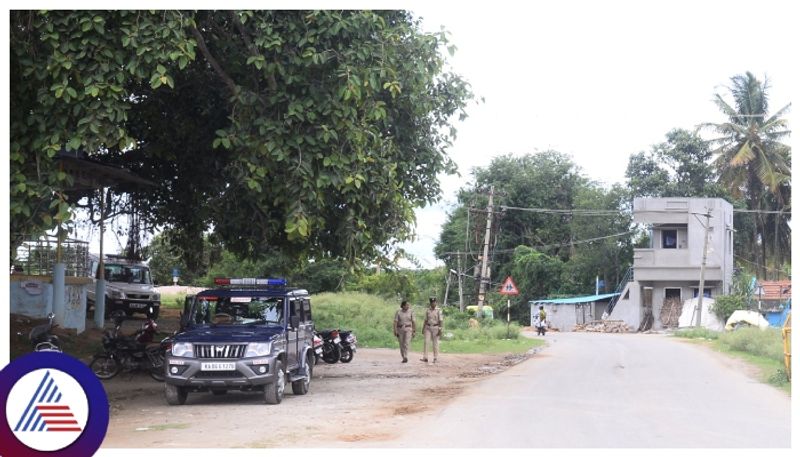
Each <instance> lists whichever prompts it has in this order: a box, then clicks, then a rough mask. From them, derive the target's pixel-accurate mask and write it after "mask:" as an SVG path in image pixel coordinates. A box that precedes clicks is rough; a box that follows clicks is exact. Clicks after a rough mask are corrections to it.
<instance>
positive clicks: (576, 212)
mask: <svg viewBox="0 0 800 457" xmlns="http://www.w3.org/2000/svg"><path fill="white" fill-rule="evenodd" d="M500 209H501V210H509V209H510V210H514V211H526V212H530V213H548V214H564V215H572V216H614V215H620V214H624V213H623V212H622V211H618V210H604V209H553V208H523V207H520V206H505V205H501V206H500Z"/></svg>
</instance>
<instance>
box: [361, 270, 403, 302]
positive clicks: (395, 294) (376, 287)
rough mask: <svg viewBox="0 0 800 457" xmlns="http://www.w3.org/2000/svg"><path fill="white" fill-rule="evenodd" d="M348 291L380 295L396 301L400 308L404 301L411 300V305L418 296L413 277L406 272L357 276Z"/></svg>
mask: <svg viewBox="0 0 800 457" xmlns="http://www.w3.org/2000/svg"><path fill="white" fill-rule="evenodd" d="M347 290H352V291H359V292H363V293H367V294H373V295H378V296H381V297H383V298H385V299H387V300H393V301H395V302H396V303H397V305H398V306H399V305H400V302H401V301H402V300H409V303H411V302H412V297H416V296H417V294H418V289H417V287H416V285H415V284H414V281H413V278H412V275H411V274H409V273H408V272H405V271H384V272H381V273H371V274H365V275H361V276H357V277H356V278H354V281H352V282H350V283H348V284H347Z"/></svg>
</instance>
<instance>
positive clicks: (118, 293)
mask: <svg viewBox="0 0 800 457" xmlns="http://www.w3.org/2000/svg"><path fill="white" fill-rule="evenodd" d="M108 296H109V297H111V298H117V299H124V298H125V293H124V292H122V291H121V290H109V291H108Z"/></svg>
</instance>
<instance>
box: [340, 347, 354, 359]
mask: <svg viewBox="0 0 800 457" xmlns="http://www.w3.org/2000/svg"><path fill="white" fill-rule="evenodd" d="M352 360H353V350H352V349H350V348H343V349H342V356H341V357H339V361H340V362H342V363H350V362H351V361H352Z"/></svg>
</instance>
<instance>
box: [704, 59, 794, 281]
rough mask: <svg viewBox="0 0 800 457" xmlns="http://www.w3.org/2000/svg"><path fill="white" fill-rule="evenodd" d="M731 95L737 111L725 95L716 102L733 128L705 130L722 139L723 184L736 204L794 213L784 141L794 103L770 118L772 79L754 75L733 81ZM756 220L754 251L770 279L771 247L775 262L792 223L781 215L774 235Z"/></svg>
mask: <svg viewBox="0 0 800 457" xmlns="http://www.w3.org/2000/svg"><path fill="white" fill-rule="evenodd" d="M727 89H728V91H729V92H730V95H731V96H732V97H733V104H732V105H731V104H729V103H728V102H727V101H726V100H725V99H724V98H723V97H722V95H720V94H715V96H714V103H715V104H716V105H717V107H718V108H719V109H720V111H722V113H723V114H724V115H725V116H727V118H728V120H727V122H723V123H719V124H715V123H705V124H701V127H704V128H708V129H711V130H712V131H714V132H716V133H717V134H718V135H719V136H718V137H717V138H714V139H712V140H711V145H712V147H713V148H714V149H713V151H712V152H713V154H714V156H715V159H714V162H713V164H714V166H715V168H716V169H717V171H718V172H719V177H720V183H721V184H723V185H724V186H726V187H727V188H728V189H730V191H731V194H732V196H733V197H734V198H742V199H744V200H745V201H746V202H747V204H748V206H749V209H753V210H758V211H764V210H772V211H785V212H787V213H788V212H789V211H790V209H791V201H790V194H791V193H790V192H787V191H786V190H787V188H788V189H791V147H790V146H789V145H787V144H785V143H783V142H782V141H783V140H784V139H786V138H787V137H788V136H789V135H790V134H791V131H790V130H789V126H788V120H787V119H786V118H785V117H784V115H785V114H786V113H787V112H788V110H789V109H790V107H791V103H790V104H788V105H786V106H784V107H783V108H781V109H779V110H778V111H777V112H775V113H774V114H772V115H770V114H769V97H768V92H769V83H768V81H767V78H766V77H765V78H764V82H763V83H762V82H761V81H759V80H758V79H757V78H756V77H755V76H753V74H752V73H750V72H747V73H745V74H744V75H736V76H734V77H732V78H731V85H730V86H729V87H727ZM754 217H755V218H756V230H755V231H754V232H753V233H752V239H751V243H752V245H751V246H750V248H751V249H750V251H751V252H753V253H755V254H756V257H757V258H756V260H757V263H758V264H759V265H760V266H761V270H762V273H763V276H766V258H767V246H768V245H772V246H773V248H772V250H773V252H772V254H773V258H774V259H773V260H775V258H776V256H777V257H781V256H779V255H778V252H775V251H780V249H779V248H778V244H779V243H778V242H777V240H778V239H780V238H785V235H786V234H787V233H788V231H789V227H788V223H787V222H788V217H787V216H786V215H776V216H775V217H774V229H773V230H771V231H768V230H767V223H766V221H767V217H766V215H765V214H764V213H761V212H758V213H755V214H754ZM770 232H772V233H770ZM773 238H774V239H773ZM770 241H772V243H770Z"/></svg>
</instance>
